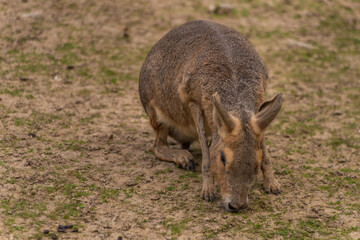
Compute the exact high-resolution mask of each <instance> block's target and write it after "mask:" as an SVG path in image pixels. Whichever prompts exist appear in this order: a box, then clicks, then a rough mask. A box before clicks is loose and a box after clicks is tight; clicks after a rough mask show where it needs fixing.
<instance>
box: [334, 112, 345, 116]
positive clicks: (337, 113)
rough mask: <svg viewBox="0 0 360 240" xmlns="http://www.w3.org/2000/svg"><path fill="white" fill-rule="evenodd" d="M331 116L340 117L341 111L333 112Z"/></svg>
mask: <svg viewBox="0 0 360 240" xmlns="http://www.w3.org/2000/svg"><path fill="white" fill-rule="evenodd" d="M331 115H333V116H341V115H343V113H342V112H341V111H334V112H332V113H331Z"/></svg>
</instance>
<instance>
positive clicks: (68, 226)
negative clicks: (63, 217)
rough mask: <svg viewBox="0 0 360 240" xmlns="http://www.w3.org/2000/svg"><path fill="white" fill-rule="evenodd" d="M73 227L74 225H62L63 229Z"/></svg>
mask: <svg viewBox="0 0 360 240" xmlns="http://www.w3.org/2000/svg"><path fill="white" fill-rule="evenodd" d="M73 227H74V225H65V226H64V228H65V229H71V228H73Z"/></svg>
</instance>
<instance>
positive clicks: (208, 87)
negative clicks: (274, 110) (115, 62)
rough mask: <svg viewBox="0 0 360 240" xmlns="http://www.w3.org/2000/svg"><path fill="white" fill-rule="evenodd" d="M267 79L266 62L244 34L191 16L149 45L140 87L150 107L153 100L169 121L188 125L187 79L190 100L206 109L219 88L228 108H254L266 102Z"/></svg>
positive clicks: (145, 103) (143, 100)
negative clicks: (244, 105)
mask: <svg viewBox="0 0 360 240" xmlns="http://www.w3.org/2000/svg"><path fill="white" fill-rule="evenodd" d="M266 79H267V69H266V66H265V64H264V63H263V61H262V60H261V58H260V57H259V55H258V53H257V52H256V50H255V49H254V48H253V47H252V46H251V44H250V43H249V42H248V41H247V40H246V39H245V38H244V37H243V36H242V35H241V34H240V33H238V32H236V31H234V30H232V29H229V28H227V27H225V26H223V25H219V24H216V23H211V22H207V21H193V22H189V23H186V24H183V25H181V26H179V27H177V28H175V29H173V30H171V31H170V32H169V33H167V34H166V35H165V36H164V37H163V38H162V39H160V40H159V41H158V42H157V43H156V44H155V45H154V47H153V48H152V49H151V50H150V52H149V54H148V56H147V58H146V60H145V62H144V64H143V66H142V69H141V72H140V79H139V91H140V98H141V102H142V104H143V106H144V108H145V110H146V111H147V107H148V105H149V103H150V102H152V103H153V104H155V105H156V107H157V108H159V109H160V110H161V111H162V113H163V114H165V115H166V117H168V118H169V119H168V120H171V121H173V122H174V123H176V124H180V125H182V126H188V125H191V124H192V119H191V117H190V116H191V115H190V112H189V108H188V106H187V102H186V101H184V98H183V97H184V96H180V95H179V86H180V85H181V84H184V81H187V82H186V86H185V87H186V89H187V93H188V97H189V99H188V100H191V101H195V102H197V103H198V104H199V105H201V106H202V107H203V109H206V108H208V107H209V106H205V105H206V104H207V102H210V101H208V100H209V99H210V98H211V96H212V95H213V94H214V93H215V92H219V94H220V95H226V96H227V99H225V107H228V108H231V107H232V106H231V103H232V104H234V103H237V102H239V101H247V102H249V104H250V105H251V104H252V103H251V102H253V106H250V107H251V108H256V107H258V105H259V104H260V103H261V102H262V101H263V99H262V98H263V91H264V86H265V84H266V82H265V81H266ZM180 94H181V93H180ZM226 102H228V104H226ZM226 105H228V106H226ZM229 110H231V109H229ZM207 112H209V111H207ZM205 114H206V112H205Z"/></svg>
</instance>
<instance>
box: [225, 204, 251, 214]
mask: <svg viewBox="0 0 360 240" xmlns="http://www.w3.org/2000/svg"><path fill="white" fill-rule="evenodd" d="M247 207H248V203H247V202H246V203H243V204H241V205H235V204H231V203H228V207H227V208H228V209H229V210H230V212H238V211H239V210H240V209H245V208H247Z"/></svg>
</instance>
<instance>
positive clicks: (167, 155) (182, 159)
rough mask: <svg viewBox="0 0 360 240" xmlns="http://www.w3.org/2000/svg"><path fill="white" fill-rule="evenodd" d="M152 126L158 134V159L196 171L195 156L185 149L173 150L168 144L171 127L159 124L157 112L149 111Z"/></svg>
mask: <svg viewBox="0 0 360 240" xmlns="http://www.w3.org/2000/svg"><path fill="white" fill-rule="evenodd" d="M148 114H149V118H150V124H151V126H152V127H153V128H154V130H155V132H156V138H155V145H154V149H153V150H154V153H155V156H156V157H157V158H159V159H160V160H162V161H167V162H174V163H175V164H176V165H177V166H179V167H182V168H184V169H189V170H195V168H194V164H193V162H192V159H193V156H192V155H191V153H190V152H189V151H188V150H185V149H181V150H180V149H171V148H169V147H168V144H167V137H168V133H169V127H168V126H166V125H165V124H163V123H159V122H158V121H157V118H156V112H155V110H153V109H152V111H151V110H150V111H149V110H148Z"/></svg>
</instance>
